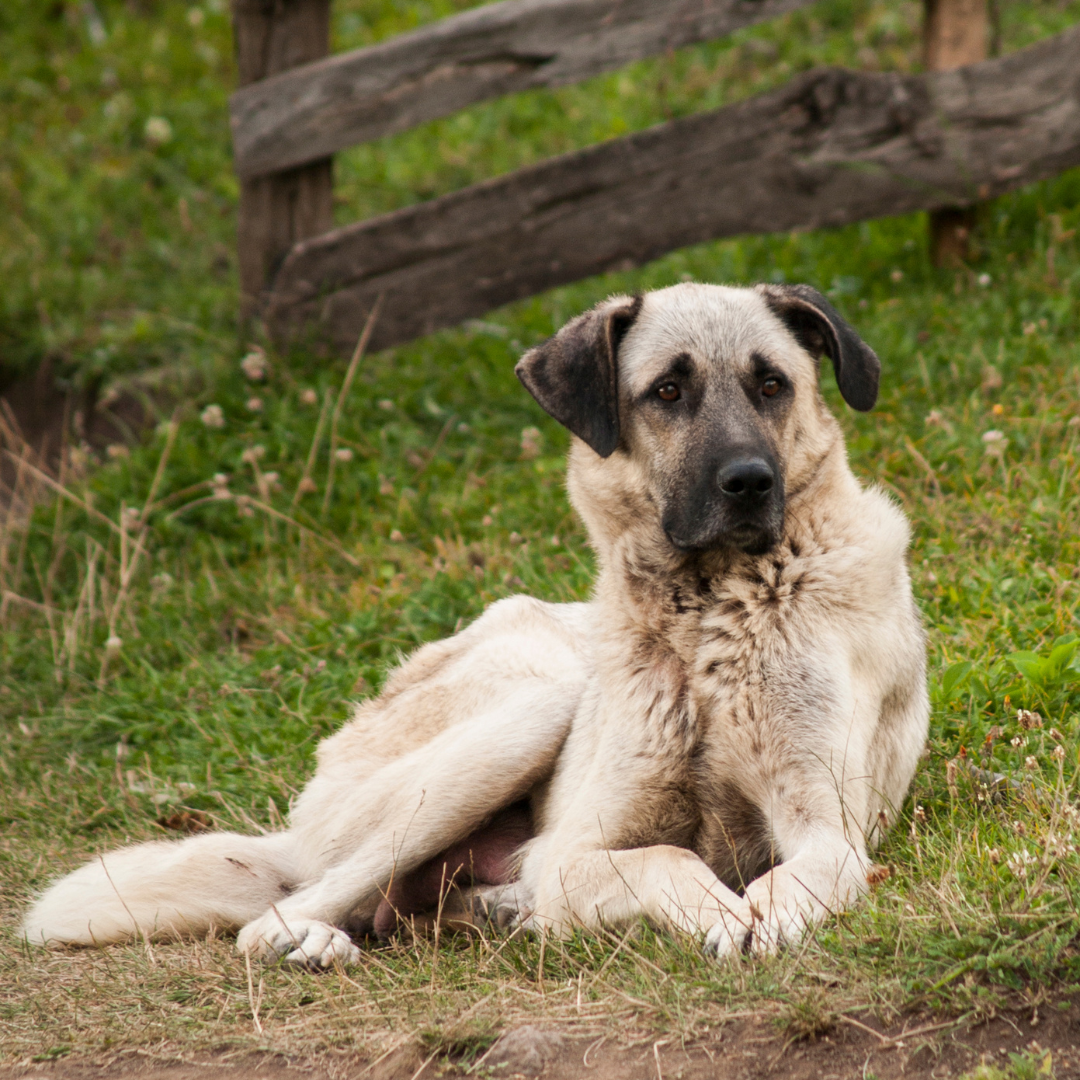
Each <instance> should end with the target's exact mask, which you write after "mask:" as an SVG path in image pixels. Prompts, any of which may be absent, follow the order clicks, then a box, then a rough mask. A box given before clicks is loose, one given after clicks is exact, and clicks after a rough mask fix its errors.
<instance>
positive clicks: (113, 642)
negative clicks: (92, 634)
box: [105, 634, 124, 656]
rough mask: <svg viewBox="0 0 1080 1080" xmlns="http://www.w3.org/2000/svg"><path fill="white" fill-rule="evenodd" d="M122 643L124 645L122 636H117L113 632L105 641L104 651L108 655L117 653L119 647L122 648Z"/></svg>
mask: <svg viewBox="0 0 1080 1080" xmlns="http://www.w3.org/2000/svg"><path fill="white" fill-rule="evenodd" d="M123 645H124V640H123V638H118V637H117V636H116V635H115V634H113V635H112V637H110V638H109V639H108V640H107V641H106V642H105V651H106V652H107V653H108V654H109V655H110V656H115V655H116V653H118V652H119V651H120V650H121V648H123Z"/></svg>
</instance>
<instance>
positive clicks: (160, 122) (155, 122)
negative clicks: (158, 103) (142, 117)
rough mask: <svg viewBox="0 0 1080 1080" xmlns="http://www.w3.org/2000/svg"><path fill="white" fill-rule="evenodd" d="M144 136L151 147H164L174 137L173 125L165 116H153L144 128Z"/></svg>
mask: <svg viewBox="0 0 1080 1080" xmlns="http://www.w3.org/2000/svg"><path fill="white" fill-rule="evenodd" d="M143 134H144V135H145V136H146V141H147V142H148V143H150V145H151V146H164V145H165V144H166V143H167V142H169V141H170V140H171V139H172V137H173V130H172V124H170V123H169V121H168V120H166V119H165V117H164V116H151V117H150V119H149V120H147V121H146V125H145V126H144V127H143Z"/></svg>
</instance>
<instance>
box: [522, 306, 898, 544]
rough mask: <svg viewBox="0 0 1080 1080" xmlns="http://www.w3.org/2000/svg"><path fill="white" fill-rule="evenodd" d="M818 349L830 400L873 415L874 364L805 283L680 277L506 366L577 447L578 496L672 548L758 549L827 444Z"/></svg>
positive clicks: (583, 320) (828, 422)
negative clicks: (647, 518)
mask: <svg viewBox="0 0 1080 1080" xmlns="http://www.w3.org/2000/svg"><path fill="white" fill-rule="evenodd" d="M822 354H824V355H826V356H828V357H829V359H830V360H832V362H833V367H834V369H835V371H836V379H837V383H838V384H839V387H840V392H841V394H842V395H843V396H844V400H845V401H846V402H847V403H848V404H849V405H851V406H852V407H853V408H855V409H860V410H867V409H870V408H872V407H873V405H874V402H875V400H876V399H877V387H878V375H879V372H880V365H879V363H878V359H877V357H876V356H875V355H874V353H873V351H872V350H871V349H870V348H869V346H867V345H866V344H865V343H864V342H863V341H862V340H861V339H860V338H859V336H858V334H856V333H855V331H854V330H853V329H852V328H851V327H850V326H849V325H848V324H847V323H846V322H845V321H844V320H843V319H842V318H841V317H840V315H839V314H837V312H836V311H835V309H834V308H833V307H832V305H831V304H830V303H829V302H828V301H827V300H826V299H825V297H823V296H822V295H821V294H820V293H819V292H817V291H816V290H814V289H812V288H810V287H809V286H806V285H759V286H757V288H755V289H735V288H726V287H723V286H717V285H697V284H686V285H675V286H672V287H671V288H668V289H661V290H658V291H657V292H652V293H647V294H645V295H644V296H639V297H625V296H624V297H613V298H612V299H610V300H607V301H605V302H603V303H602V304H599V305H597V306H596V307H595V308H593V309H592V310H591V311H588V312H586V313H585V314H584V315H580V316H578V317H577V318H576V319H573V320H571V321H570V322H569V323H567V324H566V326H564V327H563V328H562V330H560V331H559V332H558V333H557V334H556V335H555V336H554V337H553V338H551V339H550V340H548V341H546V342H545V343H544V344H542V345H539V346H537V347H536V348H534V349H531V350H530V351H529V352H527V353H526V354H525V355H524V356H523V357H522V358H521V361H520V362H519V364H518V366H517V373H518V377H519V378H520V379H521V381H522V382H523V383H524V384H525V386H526V387H527V388H528V390H529V392H530V393H531V394H532V395H533V397H535V398H536V400H537V401H538V402H539V403H540V405H541V406H542V407H543V408H544V409H545V410H546V411H547V412H548V413H549V414H550V415H551V416H553V417H554V418H555V419H556V420H558V421H559V422H560V423H561V424H563V425H565V426H566V427H567V428H569V429H570V431H571V432H573V434H574V435H576V436H577V437H578V439H580V440H581V442H582V443H584V444H585V446H587V447H588V448H590V449H589V450H586V449H585V448H584V447H582V446H581V445H580V444H575V448H574V452H573V455H572V462H574V463H578V462H580V464H581V466H582V467H583V468H585V469H586V470H587V471H588V472H589V475H590V480H589V484H590V497H591V498H593V497H598V496H602V497H605V498H606V500H607V502H608V503H611V502H612V501H613V500H614V501H618V500H620V499H622V500H624V501H625V503H626V506H625V510H626V513H627V514H628V515H632V516H639V515H640V514H641V513H643V512H645V513H649V514H651V515H652V516H653V517H654V518H656V519H657V521H658V524H659V525H660V527H661V528H662V529H663V532H664V534H666V536H667V539H668V540H669V541H670V543H671V544H672V545H673V546H674V547H675V548H676V549H678V550H680V551H688V552H689V551H712V550H717V549H721V548H734V549H738V550H741V551H744V552H747V553H749V554H762V553H764V552H766V551H768V550H769V549H770V548H771V547H772V546H773V545H774V544H776V543H777V541H778V540H779V539H780V537H781V535H782V534H783V526H784V506H785V499H786V497H787V494H788V493H789V492H790V491H792V490H794V489H797V488H799V487H801V486H802V485H803V484H805V483H806V481H807V480H808V479H809V477H810V476H812V475H813V472H814V470H815V469H816V468H817V466H818V465H819V464H820V462H821V460H822V459H823V458H824V455H825V454H827V453H828V451H829V450H830V449H831V447H832V446H833V445H834V444H835V442H836V440H837V432H836V425H835V421H833V419H832V417H831V416H830V415H829V413H828V411H827V410H826V409H825V407H824V404H823V402H822V399H821V396H820V394H819V392H818V385H817V375H818V370H817V369H818V358H819V357H820V356H821V355H822ZM582 455H584V456H585V457H586V458H587V459H589V460H587V461H586V460H582ZM572 472H573V470H572ZM571 486H572V488H573V486H574V480H573V475H572V477H571ZM597 488H599V489H601V490H600V491H597V490H594V489H597ZM575 502H577V503H578V506H579V509H583V510H585V514H586V520H587V522H588V523H589V524H590V526H591V525H592V524H593V523H592V522H589V521H588V519H589V514H588V511H587V510H586V509H585V507H584V505H583V500H581V499H576V500H575ZM639 504H640V505H639ZM613 511H614V507H613V506H610V505H609V506H608V508H607V512H608V514H609V516H610V514H611V513H612V512H613Z"/></svg>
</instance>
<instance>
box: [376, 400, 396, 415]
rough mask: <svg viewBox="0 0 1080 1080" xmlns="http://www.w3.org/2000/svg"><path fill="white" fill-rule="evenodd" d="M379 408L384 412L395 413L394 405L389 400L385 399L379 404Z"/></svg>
mask: <svg viewBox="0 0 1080 1080" xmlns="http://www.w3.org/2000/svg"><path fill="white" fill-rule="evenodd" d="M379 408H380V409H382V411H383V412H393V411H394V403H393V402H392V401H391V400H390V399H389V398H383V399H382V401H380V402H379Z"/></svg>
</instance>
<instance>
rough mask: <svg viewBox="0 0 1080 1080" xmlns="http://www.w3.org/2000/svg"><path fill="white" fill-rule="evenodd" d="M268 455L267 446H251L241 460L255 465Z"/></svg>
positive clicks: (241, 456) (246, 463)
mask: <svg viewBox="0 0 1080 1080" xmlns="http://www.w3.org/2000/svg"><path fill="white" fill-rule="evenodd" d="M265 456H266V447H265V446H249V447H248V448H247V449H246V450H245V451H244V452H243V453H242V454H241V455H240V460H241V461H242V462H243V463H244V464H245V465H254V464H255V462H256V461H258V460H259V459H260V458H262V457H265Z"/></svg>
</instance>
